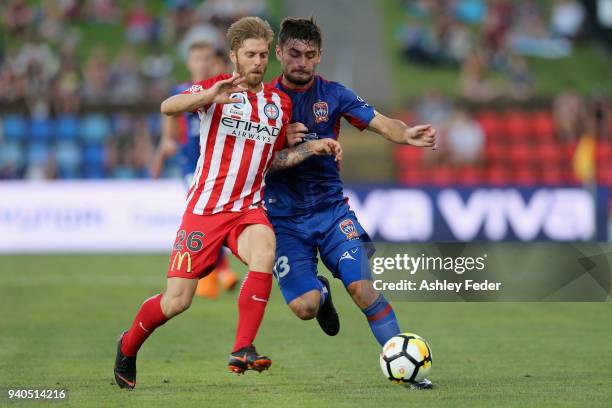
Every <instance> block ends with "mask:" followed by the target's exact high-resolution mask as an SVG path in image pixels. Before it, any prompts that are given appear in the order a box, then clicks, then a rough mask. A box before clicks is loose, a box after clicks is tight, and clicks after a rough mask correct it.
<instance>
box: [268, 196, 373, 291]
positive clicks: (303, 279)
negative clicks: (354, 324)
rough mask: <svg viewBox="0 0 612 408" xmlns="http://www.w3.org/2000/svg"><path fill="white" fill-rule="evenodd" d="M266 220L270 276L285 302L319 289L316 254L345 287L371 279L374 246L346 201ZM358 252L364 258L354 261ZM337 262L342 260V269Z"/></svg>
mask: <svg viewBox="0 0 612 408" xmlns="http://www.w3.org/2000/svg"><path fill="white" fill-rule="evenodd" d="M270 221H271V222H272V225H273V226H274V231H275V233H276V263H275V264H274V276H275V277H276V279H277V280H278V284H279V286H280V289H281V292H282V294H283V296H284V298H285V301H286V302H287V303H289V302H291V301H292V300H293V299H295V298H296V297H299V296H301V295H303V294H304V293H306V292H309V291H311V290H313V289H319V288H320V285H319V281H318V280H317V261H318V260H317V253H318V254H320V256H321V260H322V261H323V263H324V264H325V266H326V267H327V268H328V269H329V270H330V271H331V272H332V274H333V276H334V277H335V278H337V279H340V280H342V283H343V284H344V285H345V286H348V285H349V284H351V283H352V282H355V281H358V280H362V279H371V273H370V268H369V262H368V260H367V259H368V257H369V256H371V255H372V253H373V252H374V246H373V244H372V241H371V240H370V237H369V236H368V234H367V233H366V232H365V230H364V229H363V227H362V226H361V224H359V221H357V217H356V216H355V213H354V212H353V211H351V210H350V209H349V206H348V204H347V203H346V202H344V201H339V202H338V203H335V204H332V205H331V206H330V207H329V208H325V209H322V210H318V211H314V212H312V213H308V214H304V215H299V216H291V217H270ZM356 248H363V250H362V251H358V250H357V249H356ZM361 253H364V254H366V256H364V257H363V258H364V259H363V260H362V259H361V257H358V259H355V258H356V257H357V254H361ZM351 254H353V255H351ZM341 261H345V264H343V265H342V267H340V262H341ZM352 261H356V262H352Z"/></svg>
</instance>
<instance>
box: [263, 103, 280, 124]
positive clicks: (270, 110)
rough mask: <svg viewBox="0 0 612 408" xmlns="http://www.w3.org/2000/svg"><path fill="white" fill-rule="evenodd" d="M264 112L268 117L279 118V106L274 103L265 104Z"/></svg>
mask: <svg viewBox="0 0 612 408" xmlns="http://www.w3.org/2000/svg"><path fill="white" fill-rule="evenodd" d="M264 113H265V114H266V116H267V117H268V119H272V120H275V119H277V118H278V106H276V105H275V104H273V103H268V104H266V106H264Z"/></svg>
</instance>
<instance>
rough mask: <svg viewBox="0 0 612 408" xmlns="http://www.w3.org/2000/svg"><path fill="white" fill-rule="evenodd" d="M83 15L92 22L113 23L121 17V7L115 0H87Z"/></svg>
mask: <svg viewBox="0 0 612 408" xmlns="http://www.w3.org/2000/svg"><path fill="white" fill-rule="evenodd" d="M85 15H86V16H87V18H88V19H89V20H90V21H92V22H94V23H98V24H113V23H114V22H116V21H117V20H119V19H120V18H121V9H120V8H119V7H118V6H117V3H116V1H115V0H87V3H86V5H85Z"/></svg>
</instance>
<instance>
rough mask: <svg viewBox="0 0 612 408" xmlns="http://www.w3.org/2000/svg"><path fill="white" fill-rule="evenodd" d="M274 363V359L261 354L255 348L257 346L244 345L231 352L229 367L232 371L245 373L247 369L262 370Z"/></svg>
mask: <svg viewBox="0 0 612 408" xmlns="http://www.w3.org/2000/svg"><path fill="white" fill-rule="evenodd" d="M271 365H272V360H270V359H269V358H268V357H266V356H260V355H259V354H257V350H255V346H253V345H251V346H247V347H243V348H241V349H240V350H238V351H234V352H233V353H232V354H230V358H229V363H228V364H227V368H228V369H229V371H231V372H232V373H236V374H244V372H245V371H247V370H255V371H258V372H262V371H264V370H267V369H268V368H270V366H271Z"/></svg>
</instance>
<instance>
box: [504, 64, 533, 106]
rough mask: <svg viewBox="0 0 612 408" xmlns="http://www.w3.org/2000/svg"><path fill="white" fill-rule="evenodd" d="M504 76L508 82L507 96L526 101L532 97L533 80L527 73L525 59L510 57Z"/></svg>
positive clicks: (527, 66) (527, 68)
mask: <svg viewBox="0 0 612 408" xmlns="http://www.w3.org/2000/svg"><path fill="white" fill-rule="evenodd" d="M506 75H507V78H508V80H509V83H508V88H509V89H508V95H509V96H510V97H511V98H513V99H516V100H521V101H523V100H526V99H528V98H530V97H531V96H533V78H532V76H531V73H530V72H529V65H528V63H527V58H525V57H524V56H522V55H510V56H509V61H508V67H507V69H506Z"/></svg>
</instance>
